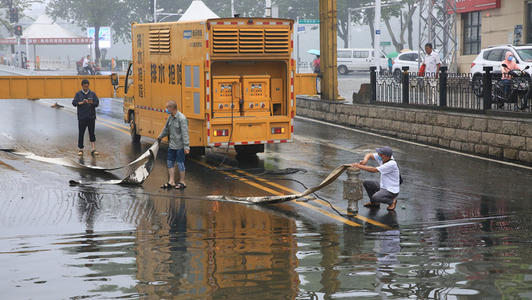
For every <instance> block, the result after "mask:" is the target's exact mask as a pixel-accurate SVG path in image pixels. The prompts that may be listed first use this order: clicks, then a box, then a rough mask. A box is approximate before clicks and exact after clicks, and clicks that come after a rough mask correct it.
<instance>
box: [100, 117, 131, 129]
mask: <svg viewBox="0 0 532 300" xmlns="http://www.w3.org/2000/svg"><path fill="white" fill-rule="evenodd" d="M99 120H100V121H103V122H107V123H109V124H113V125H115V126H118V127H121V128H124V129H127V130H129V126H127V125H124V124H120V123H116V122H113V121H111V120H109V119H105V118H100V119H99Z"/></svg>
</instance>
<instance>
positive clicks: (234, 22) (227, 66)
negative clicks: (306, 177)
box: [124, 18, 296, 155]
mask: <svg viewBox="0 0 532 300" xmlns="http://www.w3.org/2000/svg"><path fill="white" fill-rule="evenodd" d="M131 34H132V57H133V59H132V61H131V62H130V64H129V68H128V71H127V74H126V80H125V85H124V94H125V97H124V121H125V122H126V123H129V124H130V131H131V137H132V140H133V141H134V142H138V141H139V140H140V138H141V136H145V137H150V138H156V137H157V136H158V135H159V133H160V132H161V130H162V129H163V126H164V124H165V122H166V119H167V117H168V115H167V114H166V113H165V107H166V103H167V102H168V101H170V100H173V101H175V102H176V103H177V105H178V109H179V111H180V112H182V113H183V114H185V116H186V117H187V119H188V122H189V136H190V146H191V152H193V153H199V154H204V153H205V148H206V147H224V146H227V147H229V146H234V147H235V150H236V151H237V153H238V154H240V155H254V154H256V153H259V152H264V145H265V144H272V143H287V142H291V141H292V139H293V134H294V116H295V113H296V105H295V91H294V79H295V75H296V74H295V66H294V64H295V61H294V60H293V58H292V52H293V47H294V45H293V21H292V20H286V19H272V18H217V19H208V20H204V21H191V22H167V23H151V24H150V23H148V24H136V23H134V24H132V28H131Z"/></svg>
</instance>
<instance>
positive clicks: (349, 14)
mask: <svg viewBox="0 0 532 300" xmlns="http://www.w3.org/2000/svg"><path fill="white" fill-rule="evenodd" d="M347 48H351V8H348V9H347Z"/></svg>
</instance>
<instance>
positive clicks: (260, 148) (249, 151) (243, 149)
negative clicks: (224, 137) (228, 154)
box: [235, 144, 264, 157]
mask: <svg viewBox="0 0 532 300" xmlns="http://www.w3.org/2000/svg"><path fill="white" fill-rule="evenodd" d="M235 150H236V153H237V154H238V156H241V157H246V156H248V157H249V156H254V155H257V153H262V152H264V144H259V145H237V146H235Z"/></svg>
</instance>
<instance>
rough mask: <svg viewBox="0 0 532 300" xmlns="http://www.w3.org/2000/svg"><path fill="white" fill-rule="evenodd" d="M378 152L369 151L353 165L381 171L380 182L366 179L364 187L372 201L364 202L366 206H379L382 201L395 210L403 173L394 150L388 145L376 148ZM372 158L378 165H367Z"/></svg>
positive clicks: (376, 171)
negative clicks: (394, 157) (394, 155)
mask: <svg viewBox="0 0 532 300" xmlns="http://www.w3.org/2000/svg"><path fill="white" fill-rule="evenodd" d="M376 151H377V153H368V154H366V155H365V156H364V159H363V160H361V161H360V162H359V163H354V164H352V165H351V166H352V167H354V168H359V169H361V170H364V171H367V172H371V173H380V175H381V179H380V182H376V181H371V180H365V181H364V182H363V185H364V189H366V193H368V196H369V199H370V202H369V203H366V204H364V206H365V207H369V208H379V207H380V204H381V203H385V204H388V208H387V209H388V210H395V206H396V205H397V196H398V195H399V191H400V188H399V185H400V184H401V174H400V172H399V167H398V166H397V162H396V161H395V160H394V159H393V150H392V148H390V147H388V146H384V147H382V148H377V149H376ZM370 160H375V161H376V162H377V164H378V165H379V166H378V167H370V166H366V164H367V163H368V162H369V161H370Z"/></svg>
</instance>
